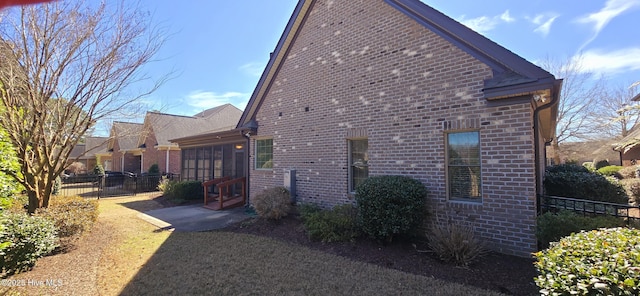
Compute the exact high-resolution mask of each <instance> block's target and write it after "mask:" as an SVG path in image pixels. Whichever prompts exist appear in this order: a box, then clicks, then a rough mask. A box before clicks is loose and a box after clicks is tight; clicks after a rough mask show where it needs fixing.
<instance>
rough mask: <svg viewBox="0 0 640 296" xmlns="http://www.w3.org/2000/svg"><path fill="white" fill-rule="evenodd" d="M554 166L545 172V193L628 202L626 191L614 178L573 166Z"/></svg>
mask: <svg viewBox="0 0 640 296" xmlns="http://www.w3.org/2000/svg"><path fill="white" fill-rule="evenodd" d="M556 167H557V166H552V167H549V169H547V171H546V173H545V177H544V189H545V193H546V194H547V195H552V196H563V197H573V198H580V199H588V200H596V201H605V202H612V203H621V204H626V203H628V202H629V198H628V196H627V193H626V192H625V190H624V188H623V187H622V185H620V183H619V182H618V180H616V179H615V178H612V177H605V176H602V175H600V174H595V173H590V172H585V171H572V169H574V168H570V169H568V170H563V169H558V168H556ZM576 167H578V166H576ZM584 170H586V168H584Z"/></svg>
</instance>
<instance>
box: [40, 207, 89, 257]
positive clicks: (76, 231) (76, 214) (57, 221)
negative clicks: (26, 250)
mask: <svg viewBox="0 0 640 296" xmlns="http://www.w3.org/2000/svg"><path fill="white" fill-rule="evenodd" d="M36 214H37V215H38V216H41V217H44V218H47V219H49V220H51V221H52V222H53V224H54V225H55V227H56V230H57V233H58V238H59V245H60V248H61V249H62V250H65V249H67V248H69V247H71V246H72V245H73V242H74V240H75V239H77V238H78V237H80V236H81V235H82V234H83V233H85V232H87V231H89V230H91V228H92V227H93V224H94V223H95V222H96V220H98V201H96V200H87V199H84V198H82V197H79V196H60V197H56V198H55V199H51V204H50V205H49V207H48V208H43V209H38V210H37V212H36Z"/></svg>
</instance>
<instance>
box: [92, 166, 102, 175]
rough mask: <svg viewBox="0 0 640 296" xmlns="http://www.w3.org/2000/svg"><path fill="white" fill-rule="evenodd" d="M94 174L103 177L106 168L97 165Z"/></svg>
mask: <svg viewBox="0 0 640 296" xmlns="http://www.w3.org/2000/svg"><path fill="white" fill-rule="evenodd" d="M93 174H95V175H98V176H103V175H104V168H103V167H102V165H101V164H99V163H98V164H96V166H95V167H93Z"/></svg>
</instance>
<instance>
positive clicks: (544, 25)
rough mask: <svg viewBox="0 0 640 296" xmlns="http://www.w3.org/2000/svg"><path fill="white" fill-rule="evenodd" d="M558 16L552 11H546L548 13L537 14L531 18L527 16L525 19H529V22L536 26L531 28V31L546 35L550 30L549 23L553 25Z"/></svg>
mask: <svg viewBox="0 0 640 296" xmlns="http://www.w3.org/2000/svg"><path fill="white" fill-rule="evenodd" d="M558 17H560V15H558V14H556V13H553V12H548V13H543V14H538V15H536V16H535V17H533V18H529V17H527V20H529V21H530V22H531V23H533V24H534V25H536V26H537V27H536V28H535V29H534V30H533V32H535V33H540V34H542V36H545V37H546V36H547V35H549V32H550V31H551V25H553V22H554V21H555V20H556V19H557V18H558Z"/></svg>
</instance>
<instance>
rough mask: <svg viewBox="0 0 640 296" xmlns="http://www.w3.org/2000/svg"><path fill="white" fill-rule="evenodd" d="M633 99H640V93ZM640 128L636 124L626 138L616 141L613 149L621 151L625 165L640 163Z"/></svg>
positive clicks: (632, 99) (621, 157)
mask: <svg viewBox="0 0 640 296" xmlns="http://www.w3.org/2000/svg"><path fill="white" fill-rule="evenodd" d="M631 101H634V102H638V101H640V94H637V95H635V96H634V97H633V98H631ZM638 144H640V128H639V127H638V126H634V127H633V128H632V130H631V132H630V133H629V134H628V135H627V136H626V137H624V138H622V139H620V140H619V141H617V142H616V143H614V144H613V145H612V146H613V149H615V150H616V151H618V152H619V153H620V160H621V162H622V165H623V166H632V165H638V164H640V162H639V160H640V145H638Z"/></svg>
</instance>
